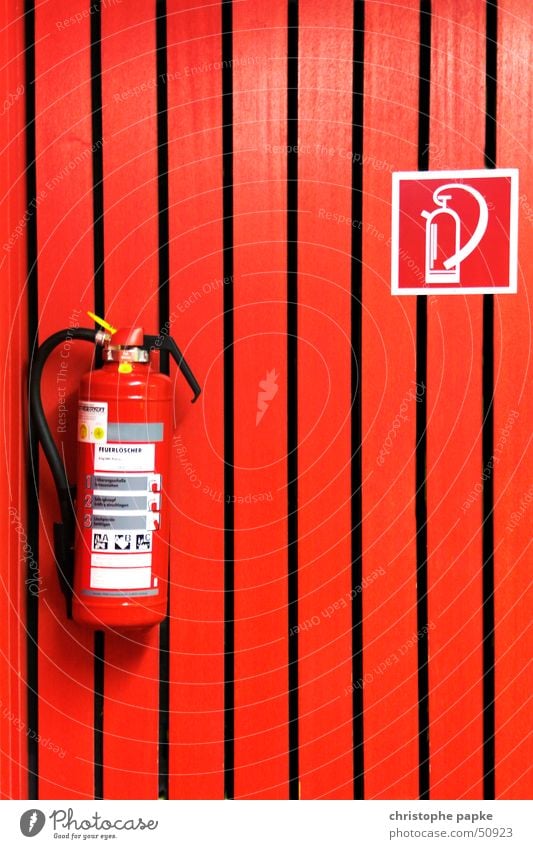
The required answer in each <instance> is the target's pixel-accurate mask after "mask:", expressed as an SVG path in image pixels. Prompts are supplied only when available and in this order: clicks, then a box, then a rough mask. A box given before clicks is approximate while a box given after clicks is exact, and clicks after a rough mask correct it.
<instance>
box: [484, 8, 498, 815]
mask: <svg viewBox="0 0 533 849" xmlns="http://www.w3.org/2000/svg"><path fill="white" fill-rule="evenodd" d="M486 10H487V31H486V69H485V76H486V108H485V167H486V168H495V167H496V128H497V125H496V103H497V72H498V65H497V61H498V3H497V0H492V2H491V0H487V4H486ZM482 387H483V425H482V437H481V441H482V461H481V468H482V469H486V468H487V467H488V464H489V462H491V460H492V457H493V454H494V296H493V295H483V371H482ZM486 477H487V479H486V480H484V481H483V482H482V486H483V497H482V510H483V532H482V551H483V578H482V589H483V795H484V797H485V799H494V797H495V793H496V786H495V748H494V735H495V704H494V703H495V697H496V690H495V680H494V662H495V655H494V512H493V511H494V478H493V475H492V474H491V475H488V476H486Z"/></svg>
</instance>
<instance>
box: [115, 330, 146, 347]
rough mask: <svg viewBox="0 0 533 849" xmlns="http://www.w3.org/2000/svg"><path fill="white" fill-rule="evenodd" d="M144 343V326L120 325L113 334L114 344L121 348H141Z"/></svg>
mask: <svg viewBox="0 0 533 849" xmlns="http://www.w3.org/2000/svg"><path fill="white" fill-rule="evenodd" d="M143 343H144V330H143V329H142V327H130V328H127V327H120V328H119V329H118V330H117V332H116V333H114V334H113V343H112V344H113V346H115V345H116V346H120V347H121V348H141V347H142V346H143Z"/></svg>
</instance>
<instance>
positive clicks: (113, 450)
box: [94, 442, 155, 472]
mask: <svg viewBox="0 0 533 849" xmlns="http://www.w3.org/2000/svg"><path fill="white" fill-rule="evenodd" d="M154 468H155V444H154V443H153V442H141V443H138V444H135V443H132V442H124V443H106V445H95V448H94V470H95V472H101V471H106V472H107V471H114V472H153V471H154Z"/></svg>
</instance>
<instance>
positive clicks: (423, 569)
mask: <svg viewBox="0 0 533 849" xmlns="http://www.w3.org/2000/svg"><path fill="white" fill-rule="evenodd" d="M430 74H431V0H421V4H420V56H419V101H418V169H419V171H427V170H428V167H429V115H430ZM427 332H428V328H427V299H426V296H425V295H418V296H417V299H416V382H417V388H420V387H423V391H422V392H421V393H419V397H418V400H419V401H420V403H419V404H417V405H416V460H415V465H416V473H415V477H416V497H415V512H416V614H417V631H418V641H417V649H418V758H419V796H420V798H421V799H429V672H428V655H429V646H428V571H427V556H428V544H427V501H426V467H427V436H426V433H427V431H426V423H427V388H426V387H427Z"/></svg>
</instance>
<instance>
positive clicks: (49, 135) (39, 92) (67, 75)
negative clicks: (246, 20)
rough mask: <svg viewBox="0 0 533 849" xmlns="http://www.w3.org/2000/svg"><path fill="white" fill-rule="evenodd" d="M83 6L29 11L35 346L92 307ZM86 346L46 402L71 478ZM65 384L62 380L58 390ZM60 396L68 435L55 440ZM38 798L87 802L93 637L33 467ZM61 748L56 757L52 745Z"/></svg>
mask: <svg viewBox="0 0 533 849" xmlns="http://www.w3.org/2000/svg"><path fill="white" fill-rule="evenodd" d="M84 9H85V4H84V3H82V2H80V0H75V2H70V0H60V2H54V3H50V2H44V3H40V4H39V5H38V6H37V8H36V12H35V41H36V44H35V61H36V113H37V116H38V119H37V121H36V140H37V238H38V273H39V294H38V302H39V339H40V340H41V341H42V340H44V339H45V338H46V337H47V336H49V335H50V334H51V333H53V332H55V331H56V330H59V329H61V328H63V327H68V326H73V325H76V324H78V325H85V324H86V322H85V321H84V318H83V316H84V312H85V310H86V309H90V308H92V305H93V292H92V279H93V256H92V248H93V245H92V169H91V158H92V138H91V117H90V110H91V100H90V78H91V74H90V34H89V19H88V18H87V17H83V16H82V19H81V20H80V21H79V22H76V21H74V22H72V21H71V22H70V24H69V25H67V27H65V26H64V24H63V22H64V21H65V20H70V19H71V16H73V15H76V14H79V15H82V13H83V11H84ZM91 355H92V351H91V350H90V346H87V345H84V344H81V343H79V344H72V345H67V344H66V345H65V346H63V347H62V348H60V349H58V351H57V354H56V356H52V357H51V358H50V360H49V364H48V367H47V370H46V371H45V375H44V380H43V401H44V407H45V412H46V414H47V417H48V421H49V423H50V426H51V429H52V432H53V433H54V434H55V435H56V436H57V437H58V445H59V449H60V451H64V452H65V455H66V457H67V460H68V468H69V474H70V479H71V480H72V479H73V478H74V474H75V471H74V459H75V458H74V452H75V445H76V441H75V436H74V434H75V432H76V417H77V409H76V388H77V385H78V382H79V376H80V375H81V374H82V373H83V371H86V370H87V368H88V367H89V365H90V362H91ZM63 381H65V382H63ZM63 392H65V393H66V395H65V398H66V400H65V406H66V407H67V414H66V420H67V433H65V434H63V433H58V431H57V428H58V426H60V422H59V419H58V404H59V403H60V401H61V400H62V397H63ZM39 475H40V479H39V482H40V485H39V503H40V525H41V531H40V536H39V566H40V573H41V578H42V586H41V595H40V597H39V669H38V675H39V708H38V709H39V718H38V721H39V727H38V733H39V735H41V736H42V738H43V739H46V740H48V739H49V740H50V747H49V746H44V745H41V746H39V750H38V752H39V796H40V798H42V799H49V798H65V797H68V798H71V799H76V798H84V797H92V795H93V766H92V759H93V656H92V646H93V636H92V634H91V632H90V631H88V630H87V629H86V628H83V627H80V626H77V625H74V624H73V623H71V622H68V621H67V619H66V614H65V603H64V598H63V596H62V594H61V591H60V589H59V585H58V581H57V576H56V567H55V561H54V556H53V551H52V539H51V534H52V525H53V522H54V521H57V520H58V518H59V511H58V507H57V499H56V495H55V490H54V487H53V483H52V477H51V475H50V472H49V470H48V466H47V464H46V462H45V461H44V459H42V461H41V462H40V464H39ZM53 746H54V747H60V749H61V750H62V752H64V755H63V756H61V751H60V752H57V751H54V750H53V748H52V747H53Z"/></svg>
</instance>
